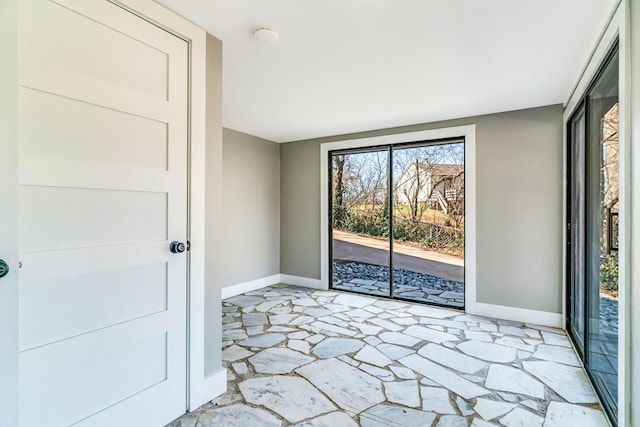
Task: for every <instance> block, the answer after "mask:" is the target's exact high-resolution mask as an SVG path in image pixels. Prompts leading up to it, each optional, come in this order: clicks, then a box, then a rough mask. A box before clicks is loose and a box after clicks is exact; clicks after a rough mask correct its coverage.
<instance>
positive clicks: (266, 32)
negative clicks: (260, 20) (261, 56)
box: [253, 25, 278, 43]
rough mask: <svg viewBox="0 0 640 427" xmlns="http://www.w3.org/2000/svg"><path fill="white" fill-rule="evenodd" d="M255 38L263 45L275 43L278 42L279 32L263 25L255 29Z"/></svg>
mask: <svg viewBox="0 0 640 427" xmlns="http://www.w3.org/2000/svg"><path fill="white" fill-rule="evenodd" d="M253 38H255V39H256V40H258V41H259V42H262V43H275V42H276V41H277V40H278V30H276V29H275V28H271V27H267V26H265V25H261V26H259V27H255V28H254V29H253Z"/></svg>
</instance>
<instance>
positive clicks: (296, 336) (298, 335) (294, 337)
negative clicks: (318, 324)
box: [287, 331, 310, 340]
mask: <svg viewBox="0 0 640 427" xmlns="http://www.w3.org/2000/svg"><path fill="white" fill-rule="evenodd" d="M309 336H310V335H309V333H308V332H304V331H301V332H293V333H291V334H289V335H287V338H289V339H290V340H303V339H305V338H309Z"/></svg>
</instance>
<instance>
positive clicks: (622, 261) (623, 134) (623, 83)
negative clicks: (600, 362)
mask: <svg viewBox="0 0 640 427" xmlns="http://www.w3.org/2000/svg"><path fill="white" fill-rule="evenodd" d="M628 7H629V4H628V2H626V1H621V2H619V3H618V5H617V6H616V8H615V10H614V11H613V12H612V14H611V16H610V17H609V20H608V21H607V23H606V25H605V28H604V29H603V31H602V33H601V34H600V37H599V39H598V41H597V42H596V45H595V46H594V48H593V51H592V52H591V54H590V56H589V59H588V61H587V63H586V64H585V66H584V68H583V69H582V71H581V74H580V76H579V78H578V80H577V81H576V84H575V86H574V87H573V88H572V91H571V93H570V95H569V97H568V99H567V101H566V103H565V111H564V116H563V132H564V138H563V140H564V144H563V180H564V182H563V188H564V191H563V206H564V207H565V208H566V207H567V206H568V202H569V200H568V197H569V194H568V193H567V188H568V187H567V185H568V180H567V173H568V170H567V169H568V168H567V162H568V161H569V153H568V134H567V125H568V122H569V120H570V119H571V117H572V116H573V113H574V112H575V111H577V110H578V106H579V104H580V102H581V101H582V99H583V95H584V94H585V93H586V92H587V89H588V88H589V86H590V84H591V82H592V81H593V80H594V79H595V77H596V75H597V73H598V71H599V69H600V67H601V65H602V64H603V63H604V61H605V60H606V58H607V55H608V54H609V52H610V51H611V48H612V47H613V45H614V44H615V43H616V41H617V42H618V43H619V46H618V49H619V61H620V68H619V77H618V84H619V105H620V121H619V123H620V129H619V133H620V146H619V154H618V156H619V157H618V159H619V163H620V172H619V180H620V182H619V188H620V190H619V191H620V202H619V203H620V207H619V209H620V216H619V221H620V222H619V230H620V231H619V250H618V262H619V266H618V271H619V278H618V280H619V293H618V298H619V305H618V331H619V333H618V420H619V426H631V387H632V384H633V381H632V380H631V376H630V375H627V374H626V373H629V372H631V371H632V368H631V365H630V362H631V358H630V357H629V356H630V354H631V345H632V342H631V339H630V337H631V329H630V325H631V318H630V315H631V312H630V310H629V307H630V303H631V286H630V285H631V284H632V274H631V273H632V266H633V264H632V262H631V251H630V248H631V246H632V232H631V231H632V229H631V217H632V215H634V213H632V212H631V210H630V209H629V208H630V207H631V206H632V196H631V191H632V189H631V185H630V183H631V174H632V172H633V168H632V164H631V161H632V155H631V154H632V152H631V132H630V129H631V126H630V125H631V123H630V115H629V111H630V108H629V106H630V102H631V100H630V97H629V95H630V93H631V92H630V90H631V88H630V85H629V84H628V82H629V77H628V76H630V75H631V73H630V69H629V66H630V64H629V58H630V52H629V45H628V39H629V32H628V31H627V18H628V14H629V12H628ZM567 215H568V212H567V209H563V224H567V221H568V220H569V218H568V217H567ZM565 231H566V229H565ZM567 237H568V236H567V233H566V232H565V233H563V236H562V242H563V247H564V248H565V249H566V248H567V247H568V240H567ZM562 255H563V265H564V266H565V274H564V275H563V279H562V280H563V282H562V298H563V304H562V310H563V313H562V322H563V325H562V326H563V328H564V329H565V330H566V329H567V326H568V325H567V316H568V314H569V313H568V294H567V286H569V284H568V279H569V276H568V274H567V270H566V269H567V268H568V267H567V266H568V262H569V260H568V257H567V251H566V250H563V251H562ZM625 423H626V424H625Z"/></svg>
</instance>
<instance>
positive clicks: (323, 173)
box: [319, 124, 484, 315]
mask: <svg viewBox="0 0 640 427" xmlns="http://www.w3.org/2000/svg"><path fill="white" fill-rule="evenodd" d="M452 138H463V139H464V159H465V243H464V253H465V260H464V278H465V284H464V300H465V311H466V312H467V313H469V314H480V315H482V314H483V313H484V311H483V308H484V307H483V305H482V303H479V302H478V301H477V299H476V125H475V124H470V125H464V126H454V127H448V128H440V129H431V130H423V131H417V132H406V133H397V134H391V135H382V136H374V137H366V138H354V139H345V140H340V141H334V142H328V143H324V144H320V230H319V231H320V258H321V262H320V283H321V286H322V288H323V289H329V282H330V280H331V277H330V275H329V263H330V259H329V246H330V242H329V231H328V230H329V192H328V188H329V179H330V176H329V152H330V151H335V150H344V149H355V148H363V147H376V146H379V145H393V144H402V143H407V142H415V141H427V140H444V139H452Z"/></svg>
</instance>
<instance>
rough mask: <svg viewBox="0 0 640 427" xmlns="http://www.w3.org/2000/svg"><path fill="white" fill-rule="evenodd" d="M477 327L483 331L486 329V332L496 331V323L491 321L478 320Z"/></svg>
mask: <svg viewBox="0 0 640 427" xmlns="http://www.w3.org/2000/svg"><path fill="white" fill-rule="evenodd" d="M478 327H479V328H480V329H482V330H483V331H486V332H497V331H498V325H494V324H493V323H488V322H480V323H479V324H478Z"/></svg>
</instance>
